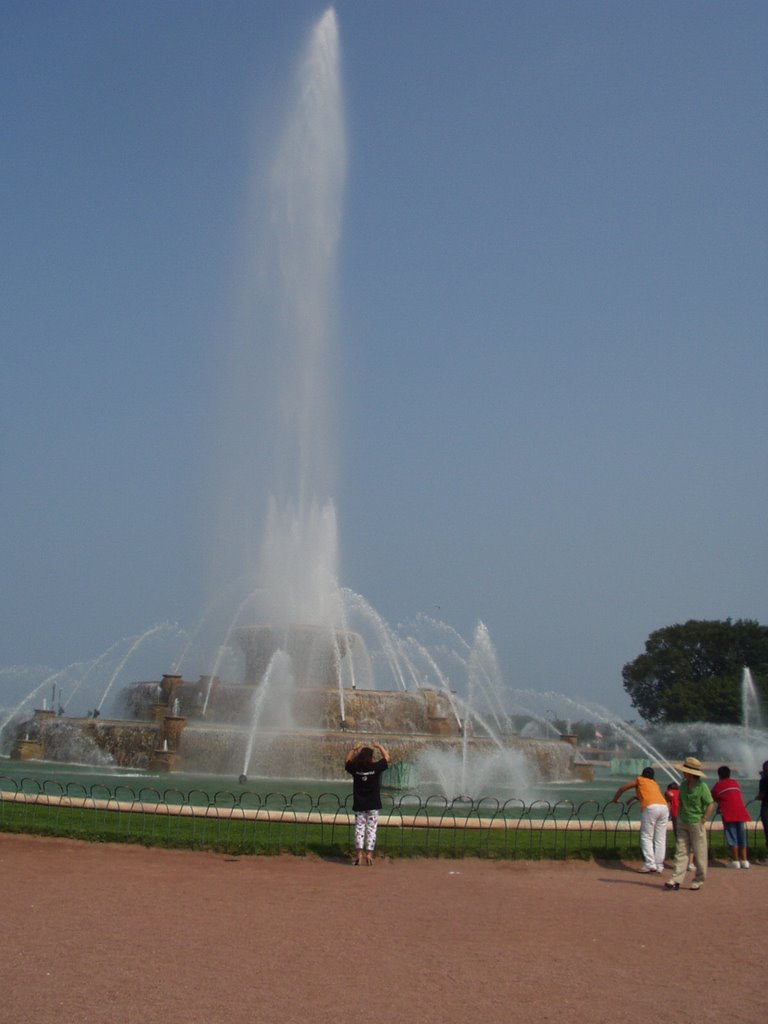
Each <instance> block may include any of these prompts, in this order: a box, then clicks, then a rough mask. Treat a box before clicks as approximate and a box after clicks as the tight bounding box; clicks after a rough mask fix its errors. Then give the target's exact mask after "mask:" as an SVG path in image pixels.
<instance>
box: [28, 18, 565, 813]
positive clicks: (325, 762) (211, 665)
mask: <svg viewBox="0 0 768 1024" xmlns="http://www.w3.org/2000/svg"><path fill="white" fill-rule="evenodd" d="M345 149H346V146H345V137H344V119H343V111H342V101H341V84H340V75H339V48H338V32H337V25H336V17H335V14H334V12H333V10H332V9H329V10H327V11H326V12H325V14H324V15H323V16H322V18H321V19H320V20H319V22H318V23H317V24H316V25H315V27H314V29H313V31H312V34H311V38H310V40H309V45H308V47H307V50H306V53H305V55H304V59H303V61H302V64H301V70H300V75H299V81H298V85H297V89H296V100H295V104H294V106H293V108H292V111H291V113H290V116H288V117H287V119H286V125H285V130H284V132H283V135H282V137H281V140H280V142H279V145H278V147H277V151H276V155H275V159H274V161H273V163H272V166H271V169H270V175H269V202H268V205H269V212H268V215H267V216H266V217H265V218H264V224H265V225H266V224H268V225H269V233H268V235H267V232H266V229H265V237H264V239H263V248H264V252H263V253H262V257H261V258H260V260H259V267H260V274H259V280H260V281H261V282H262V292H260V296H259V302H258V303H254V304H253V305H254V306H256V307H258V309H259V311H260V312H259V316H267V314H265V313H263V310H265V309H267V308H268V309H269V310H270V313H269V315H268V325H269V327H268V333H269V334H270V335H274V337H273V343H274V348H275V352H276V355H275V359H274V362H275V368H274V377H275V379H274V381H271V385H272V386H271V390H272V391H273V393H274V395H275V396H276V404H275V409H274V412H273V421H272V423H271V427H272V437H273V438H277V440H276V441H275V444H276V445H277V446H278V447H279V449H280V451H281V453H282V455H283V457H282V458H281V459H280V460H278V462H279V467H278V472H277V473H276V478H275V479H274V480H264V481H259V485H260V489H263V490H264V491H265V492H266V491H270V492H271V494H272V495H273V496H272V497H271V499H270V504H269V512H268V516H267V520H266V528H265V531H264V536H263V541H262V545H261V557H260V563H259V565H258V569H257V571H256V573H255V576H254V578H253V580H252V582H251V590H250V593H249V594H247V595H246V597H245V598H243V600H242V601H241V602H240V604H239V606H238V612H237V614H236V615H235V616H234V618H233V620H232V621H231V622H230V624H229V628H228V629H227V631H226V636H225V637H224V638H221V637H220V638H219V640H218V642H217V644H216V648H215V649H216V652H217V653H216V656H215V658H213V659H212V660H211V659H209V660H208V662H207V668H208V671H207V672H206V674H204V675H201V676H200V677H199V678H198V679H197V680H196V681H191V680H190V681H185V680H184V678H183V675H182V674H181V670H180V665H179V664H176V665H174V671H173V672H171V673H168V674H166V675H164V676H163V677H162V679H161V680H155V681H150V682H142V683H136V684H134V685H132V686H129V687H124V688H123V689H122V690H121V692H120V695H119V704H120V713H121V717H119V718H117V717H112V718H107V717H106V716H105V715H103V714H102V713H101V712H102V705H103V703H104V700H105V699H106V697H107V695H108V694H109V693H110V692H111V691H112V688H113V684H114V683H115V680H116V676H117V673H115V674H114V675H113V676H112V677H111V678H110V680H109V683H108V685H107V687H106V689H105V692H104V695H103V698H102V700H101V701H100V702H99V703H98V704H97V706H96V708H94V711H93V713H92V715H91V717H90V718H89V719H87V720H84V719H73V718H68V717H67V716H61V715H58V716H57V715H55V714H54V715H50V716H43V715H42V714H41V713H40V712H37V713H36V715H35V718H34V720H33V722H32V723H31V726H32V730H33V732H34V735H33V738H32V739H33V742H35V743H37V744H38V745H39V749H40V750H41V751H42V752H43V753H44V756H46V757H59V758H61V759H67V758H71V757H72V755H73V748H72V743H73V742H74V738H75V736H77V737H79V738H80V739H82V738H85V739H87V740H88V742H89V743H91V744H92V745H93V746H95V747H96V748H98V750H99V751H105V752H108V754H109V756H111V757H112V758H113V760H114V761H115V763H117V764H124V765H133V766H137V767H150V768H152V769H153V770H156V771H168V770H174V769H178V768H183V769H184V770H193V771H199V772H212V773H225V774H228V775H230V776H234V777H240V778H245V777H247V775H248V773H249V772H250V773H257V774H260V775H269V776H275V777H278V778H300V777H315V778H329V777H331V778H333V777H339V776H340V775H341V774H342V765H343V757H344V753H345V752H346V750H347V749H348V747H349V746H351V744H352V742H353V737H352V735H351V734H354V739H358V738H361V737H364V736H365V735H371V736H375V737H377V738H380V739H382V740H384V741H385V742H386V744H387V746H388V748H389V749H390V751H391V752H392V754H393V755H394V759H395V760H396V761H397V762H398V764H399V765H401V766H402V765H407V766H414V765H416V764H419V765H420V766H421V771H422V773H423V776H424V778H425V779H427V780H428V779H429V778H431V777H435V778H438V777H443V778H446V777H448V776H451V777H452V781H451V782H450V783H448V782H446V786H450V787H455V788H458V790H459V791H460V792H461V793H464V792H467V791H468V790H470V789H471V788H472V787H473V785H482V784H483V783H480V782H476V783H473V782H472V779H471V776H473V775H475V776H476V777H477V778H478V779H480V778H482V779H485V780H490V779H493V778H496V779H498V778H506V779H507V780H510V779H511V777H512V776H513V775H514V773H516V772H517V773H521V772H533V773H535V774H536V775H537V776H538V777H540V778H545V779H547V778H568V777H573V776H574V775H575V774H578V773H579V771H580V769H579V768H578V765H577V763H576V762H577V758H576V754H575V751H574V747H573V746H572V744H570V743H562V742H560V740H559V739H524V738H521V737H519V736H516V735H515V734H514V730H513V729H512V727H511V721H510V716H509V708H508V707H507V706H506V695H505V693H504V689H503V687H502V686H501V685H500V682H499V680H500V673H499V672H498V667H497V666H496V664H495V655H494V654H493V648H492V644H491V641H490V637H489V636H488V634H487V630H485V627H483V626H482V624H480V625H479V626H478V629H477V632H476V635H475V638H474V640H473V642H472V643H467V642H466V641H464V640H463V639H462V638H461V637H459V635H458V633H455V632H454V634H453V638H454V640H455V641H456V642H455V643H454V646H453V649H451V650H449V651H448V652H447V655H446V657H445V659H444V661H445V662H447V664H441V656H442V654H445V653H446V652H445V644H444V643H443V644H439V645H437V647H434V646H430V645H429V644H427V643H423V642H421V641H420V640H419V639H418V638H417V637H415V636H410V635H409V636H406V637H401V636H399V635H398V634H396V633H395V632H394V631H393V630H391V629H390V628H389V627H388V626H387V624H386V623H384V622H383V621H382V620H381V618H380V617H379V616H378V615H377V614H376V613H375V611H374V610H373V609H372V608H371V607H370V605H368V604H367V602H366V601H365V600H364V599H363V598H361V597H360V596H359V595H356V594H353V593H351V592H350V591H348V590H345V589H344V588H343V587H341V586H340V585H339V583H338V577H339V573H338V536H337V527H336V512H335V507H334V501H333V473H332V470H331V467H332V465H333V460H334V455H335V448H336V445H335V443H334V430H333V428H332V425H331V424H332V420H333V414H334V411H335V401H334V399H333V397H332V387H333V384H334V369H333V366H334V352H333V342H334V329H333V322H334V311H333V305H334V304H333V293H334V278H335V261H336V248H337V242H338V238H339V235H340V228H341V200H342V193H343V186H344V177H345ZM262 300H263V301H262ZM258 328H259V329H258V330H255V331H253V336H252V337H251V338H250V345H251V348H253V347H254V345H255V344H256V339H257V338H259V337H263V336H264V335H265V334H266V333H267V328H266V326H265V323H263V322H260V323H259V325H258ZM245 333H246V334H247V333H248V332H245ZM253 359H254V356H253V354H252V352H248V353H247V356H246V361H245V362H244V363H243V364H242V366H236V367H235V375H236V377H237V378H238V383H240V382H241V381H242V380H247V379H248V378H249V376H250V373H251V372H252V371H253V368H254V365H255V364H254V362H253ZM259 369H261V367H259ZM233 390H234V389H233ZM243 404H244V406H245V407H246V408H250V406H251V405H253V404H254V403H253V399H252V396H251V395H250V394H248V395H244V398H243ZM241 422H242V421H241ZM246 422H247V415H246ZM241 433H244V434H245V435H246V442H247V441H248V440H251V441H252V440H254V438H249V436H248V435H249V431H244V432H243V431H241ZM249 455H250V453H249ZM244 463H247V466H250V465H251V463H252V460H251V459H250V458H248V459H246V460H244ZM234 471H235V474H240V476H241V477H242V476H243V475H245V474H247V473H248V472H249V470H248V469H247V468H246V465H245V464H241V465H238V466H236V467H234ZM246 504H247V503H246ZM254 586H255V588H254ZM246 614H247V615H250V616H252V618H251V619H250V621H247V620H246V621H244V619H243V616H245V615H246ZM354 620H357V621H358V622H359V623H360V625H359V628H358V627H357V626H356V625H355V621H354ZM364 633H367V634H368V635H367V636H364ZM238 648H239V650H240V652H241V657H242V661H241V668H240V670H239V675H238V676H237V677H236V678H235V679H234V681H232V680H228V679H227V678H225V677H224V675H223V669H222V662H223V660H224V659H225V658H229V659H230V662H231V653H232V651H233V650H237V649H238ZM124 664H125V662H122V663H121V665H120V668H121V669H122V668H123V667H124ZM457 675H458V678H457ZM97 718H98V721H97V720H96V719H97ZM23 729H24V735H26V734H27V732H28V731H29V723H24V725H23ZM30 749H37V748H30V747H22V746H21V745H20V744H17V754H18V756H20V757H24V756H29V750H30ZM78 756H83V755H82V752H81V751H79V752H78ZM405 774H406V775H408V773H407V772H406V773H405ZM401 775H402V772H401Z"/></svg>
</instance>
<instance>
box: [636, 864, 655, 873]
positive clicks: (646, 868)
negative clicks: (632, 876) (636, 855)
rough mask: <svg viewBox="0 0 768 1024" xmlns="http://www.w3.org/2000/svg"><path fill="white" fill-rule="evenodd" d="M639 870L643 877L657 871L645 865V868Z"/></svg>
mask: <svg viewBox="0 0 768 1024" xmlns="http://www.w3.org/2000/svg"><path fill="white" fill-rule="evenodd" d="M637 870H638V873H639V874H641V875H650V874H651V873H652V872H653V871H655V870H656V868H649V867H646V865H645V864H643V866H642V867H641V868H638V869H637Z"/></svg>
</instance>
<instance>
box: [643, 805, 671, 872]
mask: <svg viewBox="0 0 768 1024" xmlns="http://www.w3.org/2000/svg"><path fill="white" fill-rule="evenodd" d="M668 821H669V807H668V806H667V805H666V804H649V805H648V807H646V808H645V809H644V810H643V811H642V813H641V814H640V853H642V855H643V861H644V862H645V866H646V867H647V868H650V869H651V870H652V871H660V870H661V869H662V868H663V867H664V858H665V857H666V855H667V822H668Z"/></svg>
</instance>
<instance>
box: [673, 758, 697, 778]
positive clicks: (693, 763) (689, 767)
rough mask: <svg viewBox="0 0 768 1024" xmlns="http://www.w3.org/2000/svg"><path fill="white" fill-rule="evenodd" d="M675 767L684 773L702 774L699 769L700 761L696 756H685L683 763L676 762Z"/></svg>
mask: <svg viewBox="0 0 768 1024" xmlns="http://www.w3.org/2000/svg"><path fill="white" fill-rule="evenodd" d="M675 768H678V769H679V770H680V771H681V772H683V774H685V775H700V776H702V777H703V776H704V772H703V771H702V770H701V761H700V760H699V759H698V757H686V759H685V760H684V761H683V763H682V764H676V765H675Z"/></svg>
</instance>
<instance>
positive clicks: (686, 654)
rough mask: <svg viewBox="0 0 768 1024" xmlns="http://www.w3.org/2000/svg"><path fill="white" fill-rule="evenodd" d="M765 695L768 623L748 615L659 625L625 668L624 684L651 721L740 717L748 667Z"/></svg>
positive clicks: (735, 719) (728, 720) (733, 719)
mask: <svg viewBox="0 0 768 1024" xmlns="http://www.w3.org/2000/svg"><path fill="white" fill-rule="evenodd" d="M745 666H747V667H748V668H749V669H750V672H751V673H752V677H753V679H754V681H755V686H756V688H757V689H758V691H759V692H760V693H761V694H762V695H763V696H764V695H765V692H766V682H768V626H761V625H760V624H759V623H757V622H753V621H751V620H749V619H739V620H737V621H736V622H732V621H731V620H730V619H725V620H724V621H717V620H715V621H706V620H705V621H697V620H694V619H691V620H690V621H689V622H686V623H684V624H682V625H680V624H678V625H675V626H665V627H664V628H663V629H657V630H656V631H655V632H654V633H651V635H650V636H649V637H648V639H647V640H646V642H645V652H644V653H643V654H640V655H639V656H638V657H637V658H635V660H634V661H630V662H628V663H627V664H626V665H625V666H624V668H623V669H622V673H621V674H622V678H623V680H624V689H625V690H626V691H627V693H628V694H629V697H630V699H631V701H632V705H633V707H635V708H637V710H638V711H639V712H640V714H641V715H642V717H643V718H644V719H645V720H646V721H647V722H697V721H698V722H722V723H726V724H727V723H731V724H736V723H738V722H740V721H741V680H742V673H743V670H744V667H745Z"/></svg>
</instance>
